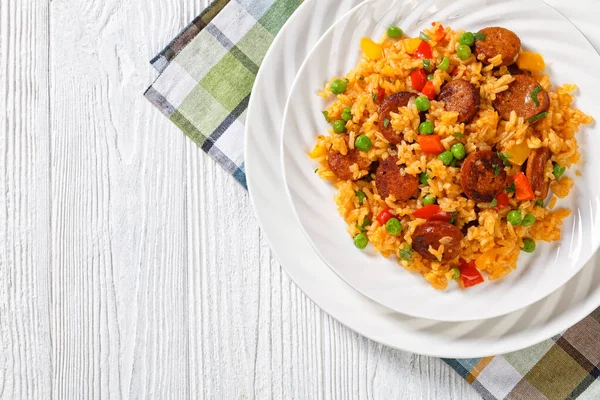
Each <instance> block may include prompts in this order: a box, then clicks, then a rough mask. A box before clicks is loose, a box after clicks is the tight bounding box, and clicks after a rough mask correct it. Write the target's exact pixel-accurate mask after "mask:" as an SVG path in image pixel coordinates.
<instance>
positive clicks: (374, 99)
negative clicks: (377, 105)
mask: <svg viewBox="0 0 600 400" xmlns="http://www.w3.org/2000/svg"><path fill="white" fill-rule="evenodd" d="M373 101H377V93H373Z"/></svg>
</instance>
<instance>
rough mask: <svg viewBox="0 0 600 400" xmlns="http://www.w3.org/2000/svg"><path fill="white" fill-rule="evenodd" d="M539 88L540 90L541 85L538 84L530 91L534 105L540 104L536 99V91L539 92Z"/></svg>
mask: <svg viewBox="0 0 600 400" xmlns="http://www.w3.org/2000/svg"><path fill="white" fill-rule="evenodd" d="M541 90H542V87H541V86H540V85H537V86H536V87H534V88H533V90H532V91H531V99H532V100H533V102H534V103H535V105H536V106H539V105H540V101H539V100H538V93H539V92H541Z"/></svg>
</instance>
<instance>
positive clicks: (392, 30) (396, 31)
mask: <svg viewBox="0 0 600 400" xmlns="http://www.w3.org/2000/svg"><path fill="white" fill-rule="evenodd" d="M403 34H404V32H402V29H400V28H398V27H397V26H390V27H389V28H388V29H387V35H388V37H391V38H399V37H402V35H403Z"/></svg>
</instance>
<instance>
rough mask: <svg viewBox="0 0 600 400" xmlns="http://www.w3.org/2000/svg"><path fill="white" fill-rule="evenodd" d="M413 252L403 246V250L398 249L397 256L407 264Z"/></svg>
mask: <svg viewBox="0 0 600 400" xmlns="http://www.w3.org/2000/svg"><path fill="white" fill-rule="evenodd" d="M413 253H414V250H413V249H411V247H410V246H409V245H408V243H407V244H405V245H404V247H403V248H401V249H400V252H399V255H400V258H401V259H403V260H406V261H408V262H410V261H412V257H413Z"/></svg>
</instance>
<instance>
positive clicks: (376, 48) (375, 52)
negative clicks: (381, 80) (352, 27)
mask: <svg viewBox="0 0 600 400" xmlns="http://www.w3.org/2000/svg"><path fill="white" fill-rule="evenodd" d="M360 47H361V49H362V51H364V52H365V54H366V55H367V57H369V58H370V59H371V60H379V59H381V58H382V57H383V49H382V48H381V46H380V45H378V44H377V43H375V42H374V41H372V40H371V39H369V38H368V37H364V38H362V39H360Z"/></svg>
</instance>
